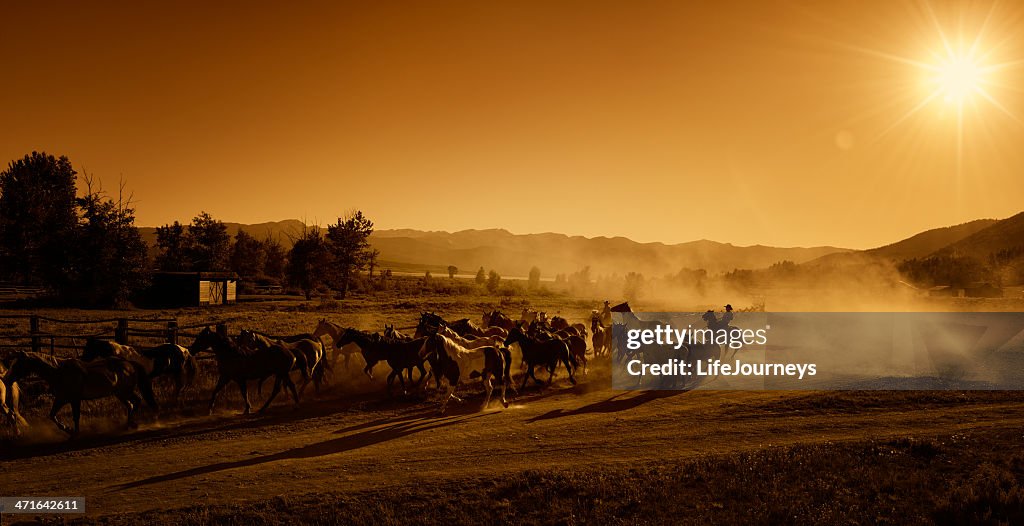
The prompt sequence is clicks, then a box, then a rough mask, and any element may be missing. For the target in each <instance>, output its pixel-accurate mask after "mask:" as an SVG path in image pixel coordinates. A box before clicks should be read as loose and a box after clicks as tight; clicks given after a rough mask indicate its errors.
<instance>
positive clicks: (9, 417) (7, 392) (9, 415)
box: [0, 362, 28, 435]
mask: <svg viewBox="0 0 1024 526" xmlns="http://www.w3.org/2000/svg"><path fill="white" fill-rule="evenodd" d="M6 376H7V366H6V365H5V364H4V363H3V362H0V415H2V416H3V417H4V420H6V421H7V424H8V425H10V426H11V427H12V428H13V429H14V434H15V435H20V434H21V428H22V427H28V422H26V421H25V419H24V418H22V416H21V413H20V412H19V409H18V408H19V407H20V399H21V388H20V387H18V384H17V383H15V382H12V383H11V384H10V385H8V384H7V382H6V378H5V377H6Z"/></svg>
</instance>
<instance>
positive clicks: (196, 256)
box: [186, 212, 231, 271]
mask: <svg viewBox="0 0 1024 526" xmlns="http://www.w3.org/2000/svg"><path fill="white" fill-rule="evenodd" d="M186 247H187V250H186V252H187V253H188V259H189V263H190V265H191V267H192V268H191V270H195V271H223V270H227V269H228V261H229V259H230V257H231V236H230V235H228V227H227V226H225V225H224V223H222V222H221V221H218V220H216V219H214V218H213V217H212V216H211V215H210V214H209V213H207V212H201V213H200V214H199V215H197V216H196V217H194V218H192V224H191V225H189V227H188V232H187V233H186Z"/></svg>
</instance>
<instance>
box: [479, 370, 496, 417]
mask: <svg viewBox="0 0 1024 526" xmlns="http://www.w3.org/2000/svg"><path fill="white" fill-rule="evenodd" d="M483 384H484V390H485V391H486V392H487V396H485V397H484V405H483V406H482V407H480V410H481V411H486V410H487V406H489V405H491V393H493V392H494V385H492V384H491V373H490V371H485V372H484V378H483Z"/></svg>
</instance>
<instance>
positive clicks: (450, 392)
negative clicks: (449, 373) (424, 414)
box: [437, 383, 455, 415]
mask: <svg viewBox="0 0 1024 526" xmlns="http://www.w3.org/2000/svg"><path fill="white" fill-rule="evenodd" d="M453 396H455V385H454V384H452V383H449V384H448V394H447V395H446V396H445V397H444V401H443V402H441V408H440V409H438V411H437V412H438V414H442V415H443V414H444V412H445V411H446V410H448V400H451V399H452V397H453Z"/></svg>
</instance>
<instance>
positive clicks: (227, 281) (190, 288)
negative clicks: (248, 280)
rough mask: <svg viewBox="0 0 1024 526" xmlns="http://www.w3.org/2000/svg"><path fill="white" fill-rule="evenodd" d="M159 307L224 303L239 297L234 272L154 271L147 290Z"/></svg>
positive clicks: (236, 275) (232, 301)
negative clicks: (149, 287)
mask: <svg viewBox="0 0 1024 526" xmlns="http://www.w3.org/2000/svg"><path fill="white" fill-rule="evenodd" d="M150 291H151V293H152V299H153V302H154V303H156V304H157V305H159V306H162V307H190V306H200V305H227V304H229V303H235V301H237V300H238V274H235V273H234V272H155V273H154V274H153V286H152V288H151V289H150Z"/></svg>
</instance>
